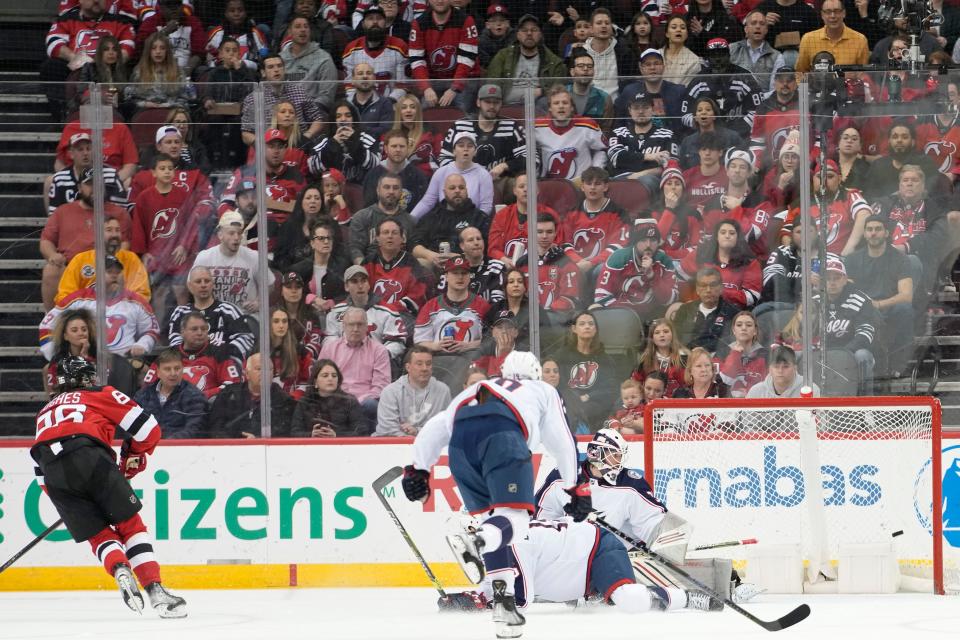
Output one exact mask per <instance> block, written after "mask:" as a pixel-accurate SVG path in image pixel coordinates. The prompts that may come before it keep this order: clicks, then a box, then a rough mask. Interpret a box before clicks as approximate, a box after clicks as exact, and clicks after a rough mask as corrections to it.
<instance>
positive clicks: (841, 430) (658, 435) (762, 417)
mask: <svg viewBox="0 0 960 640" xmlns="http://www.w3.org/2000/svg"><path fill="white" fill-rule="evenodd" d="M644 425H645V429H644V458H645V460H644V462H645V469H646V476H647V479H648V481H649V482H650V484H651V485H652V486H653V489H654V493H655V494H656V495H657V497H658V498H660V499H661V500H662V501H663V502H665V503H666V505H667V507H668V508H669V509H671V510H672V511H675V512H676V513H677V514H678V515H680V516H682V517H684V518H686V519H687V520H688V521H690V522H691V524H692V525H693V528H694V533H693V538H692V540H691V545H690V546H691V548H693V547H696V546H699V545H705V544H710V543H715V542H719V541H727V540H738V539H746V538H756V539H757V540H758V541H759V543H760V544H799V545H800V550H801V554H802V555H803V557H804V560H805V563H806V564H807V566H808V570H809V566H810V563H811V562H817V563H818V565H817V566H821V565H823V566H826V567H828V568H829V567H835V566H836V563H837V559H838V554H839V549H840V546H841V545H843V544H867V543H878V542H887V543H891V542H892V543H893V548H894V551H895V552H896V554H897V558H898V561H899V564H900V569H901V574H903V575H909V576H915V577H922V578H927V579H929V580H931V581H932V588H933V589H934V590H935V591H936V592H937V593H942V592H943V585H944V568H945V564H946V570H947V578H948V582H952V581H956V580H957V575H958V572H957V562H956V561H957V558H958V556H960V549H956V550H954V549H953V548H952V547H950V546H949V545H948V546H947V548H948V552H953V553H954V554H955V555H951V554H950V553H948V557H947V559H946V560H945V559H944V545H943V517H942V516H943V510H944V506H943V505H944V503H943V499H942V484H943V480H944V477H943V470H942V466H943V462H942V456H941V444H940V435H941V425H940V404H939V402H938V401H937V400H936V399H934V398H929V397H882V398H872V397H871V398H862V397H861V398H811V399H784V400H747V399H714V400H695V399H684V400H657V401H655V402H653V403H651V404H650V405H649V406H647V408H646V416H645V422H644ZM958 465H960V463H958ZM950 466H951V467H952V466H953V465H950ZM818 471H819V473H818ZM948 472H949V469H948ZM818 475H819V481H820V484H821V487H818V491H819V493H821V494H822V500H820V501H819V502H818V501H817V500H816V499H815V498H814V499H813V500H810V499H809V497H810V496H813V493H814V492H811V490H810V488H811V487H813V486H815V485H816V484H817V476H818ZM958 480H960V478H958ZM821 503H822V504H821ZM900 532H902V533H900ZM958 535H960V532H958ZM957 542H958V545H960V541H957ZM714 553H716V554H717V555H724V556H727V557H731V558H732V559H733V560H734V561H735V562H738V561H739V562H741V563H744V564H745V561H746V558H747V557H748V555H749V549H747V548H745V547H743V546H739V547H729V548H727V549H723V550H717V551H711V554H714ZM828 570H829V569H828ZM746 571H747V573H748V574H749V567H746ZM814 575H816V574H814Z"/></svg>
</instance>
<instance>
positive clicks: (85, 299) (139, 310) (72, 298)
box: [40, 287, 160, 360]
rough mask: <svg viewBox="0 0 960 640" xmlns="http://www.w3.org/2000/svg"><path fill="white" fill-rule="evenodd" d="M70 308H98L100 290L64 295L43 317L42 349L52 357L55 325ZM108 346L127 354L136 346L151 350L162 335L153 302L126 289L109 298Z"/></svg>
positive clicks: (87, 288)
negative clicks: (97, 291) (154, 312)
mask: <svg viewBox="0 0 960 640" xmlns="http://www.w3.org/2000/svg"><path fill="white" fill-rule="evenodd" d="M70 309H86V310H88V311H90V312H91V313H94V314H96V312H97V294H96V291H95V290H94V287H86V288H84V289H77V290H76V291H74V292H73V293H71V294H70V295H68V296H66V297H64V298H63V299H62V300H61V301H60V302H58V303H57V305H56V306H55V307H54V308H53V309H50V311H48V312H47V315H45V316H43V320H41V321H40V352H41V353H43V355H44V356H45V357H46V358H47V360H50V359H51V358H53V354H54V350H55V349H56V345H55V344H54V343H53V328H54V327H55V326H56V324H57V318H59V317H60V315H61V314H62V313H63V312H65V311H68V310H70ZM106 313H107V323H106V330H107V350H108V351H110V353H119V354H121V355H126V354H127V352H128V351H130V348H131V347H133V346H140V347H142V348H143V350H144V351H146V352H147V353H149V352H150V351H151V350H152V349H153V347H154V345H155V344H157V339H158V337H159V336H160V326H159V325H158V324H157V318H156V316H154V315H153V308H152V307H151V306H150V303H149V302H147V301H146V299H145V298H144V297H143V296H141V295H140V294H139V293H135V292H133V291H130V290H129V289H124V290H123V291H121V292H120V295H118V296H117V297H115V298H109V299H107V311H106Z"/></svg>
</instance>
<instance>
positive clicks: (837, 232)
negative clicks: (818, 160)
mask: <svg viewBox="0 0 960 640" xmlns="http://www.w3.org/2000/svg"><path fill="white" fill-rule="evenodd" d="M824 173H825V174H826V177H827V179H826V182H825V186H824V200H825V201H826V203H827V229H826V238H827V251H829V252H830V253H837V254H839V255H841V256H845V255H848V254H850V253H853V252H854V251H855V250H856V248H857V246H858V245H859V244H860V240H861V239H862V238H863V225H864V223H865V221H866V219H867V216H869V215H870V214H871V213H872V210H871V209H870V205H868V204H867V201H866V200H864V199H863V195H861V193H860V192H859V191H857V190H856V189H843V188H841V187H840V168H839V167H838V166H837V163H836V162H834V161H833V160H827V168H826V171H825V172H824ZM820 175H821V171H820V165H819V164H818V165H817V166H816V168H815V169H814V170H813V191H814V193H818V192H819V191H820ZM819 201H820V197H817V198H814V201H813V205H812V206H811V207H810V217H811V218H812V219H813V220H814V222H815V223H816V224H817V226H818V227H819V225H820V205H819V204H818V203H819ZM783 215H785V217H786V219H785V222H786V224H793V222H794V221H795V220H796V218H797V216H799V215H800V209H799V208H798V209H791V210H789V211H788V212H784V213H783ZM820 233H821V234H823V233H824V231H823V230H821V231H820Z"/></svg>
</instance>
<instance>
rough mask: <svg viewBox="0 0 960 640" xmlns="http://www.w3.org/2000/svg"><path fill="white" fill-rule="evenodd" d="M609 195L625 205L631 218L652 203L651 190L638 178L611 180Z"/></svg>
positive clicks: (622, 205)
mask: <svg viewBox="0 0 960 640" xmlns="http://www.w3.org/2000/svg"><path fill="white" fill-rule="evenodd" d="M607 196H608V197H609V198H610V199H611V200H613V201H614V202H615V203H617V204H618V205H620V206H621V207H623V208H624V210H626V212H627V214H628V215H629V216H630V219H631V220H633V219H636V217H637V215H638V214H639V213H640V212H641V211H643V210H644V209H646V208H647V207H648V206H649V204H650V192H649V191H647V188H646V187H645V186H643V185H642V184H640V183H639V182H637V181H636V180H611V181H610V190H609V191H607Z"/></svg>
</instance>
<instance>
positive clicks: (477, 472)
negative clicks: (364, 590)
mask: <svg viewBox="0 0 960 640" xmlns="http://www.w3.org/2000/svg"><path fill="white" fill-rule="evenodd" d="M501 372H502V375H503V377H501V378H492V379H490V380H482V381H480V382H477V383H475V384H473V385H471V386H469V387H467V388H466V389H465V390H464V391H462V392H461V393H460V394H458V395H457V396H456V397H455V398H454V399H453V401H452V402H451V403H450V406H449V407H447V409H446V410H444V411H443V412H441V413H439V414H437V415H435V416H434V417H432V418H430V420H428V421H427V423H426V424H425V425H424V427H423V429H421V431H420V433H419V434H418V435H417V438H416V440H415V441H414V443H413V450H414V455H413V464H412V465H407V467H406V468H405V469H404V475H403V491H404V493H405V494H406V496H407V498H408V499H410V500H413V501H415V500H424V499H426V497H427V495H428V494H429V492H430V487H429V478H430V472H429V469H430V468H431V467H432V466H433V465H434V463H436V461H437V458H439V456H440V451H441V449H443V447H444V446H449V449H448V451H449V464H450V473H451V474H452V475H453V478H454V480H455V481H456V483H457V487H458V488H459V489H460V495H461V496H462V497H463V502H464V506H465V507H466V509H467V511H469V512H470V513H471V515H474V516H477V517H478V518H480V519H481V521H482V522H481V524H480V526H479V527H472V526H471V527H466V528H465V529H464V530H463V531H462V532H459V533H456V534H453V535H450V536H448V537H447V541H448V542H449V543H450V548H451V549H453V552H454V555H455V556H456V558H457V561H458V562H459V563H460V566H461V567H462V568H463V571H464V573H465V574H466V575H467V577H468V578H469V579H470V580H471V581H472V582H473V583H474V584H476V583H479V582H480V581H481V579H483V576H484V569H486V571H487V572H488V573H489V574H490V577H491V579H492V584H493V589H492V593H493V597H494V621H495V622H496V623H497V634H498V636H500V637H516V636H518V635H520V632H521V628H522V625H523V623H524V619H523V616H522V615H520V614H519V613H518V612H517V610H516V606H515V603H514V596H513V580H512V579H510V580H508V579H506V576H512V575H514V574H515V569H514V567H513V565H512V557H511V554H509V553H506V552H502V551H503V550H504V549H505V547H507V546H508V545H510V544H511V543H516V542H519V541H522V540H523V539H524V538H525V537H526V535H527V527H528V525H529V522H530V514H531V513H533V482H534V476H533V464H532V461H531V453H530V451H531V449H535V448H536V447H537V446H538V445H539V444H540V442H541V441H542V442H543V445H544V447H545V448H546V450H547V452H548V453H550V455H551V456H553V458H554V460H556V461H557V473H558V474H559V477H560V483H561V484H562V485H563V490H565V491H566V492H567V493H568V495H569V496H570V500H569V504H568V505H567V507H566V513H568V514H569V515H572V516H573V517H574V519H575V520H578V521H579V520H583V519H584V518H586V517H587V515H588V514H589V513H590V511H591V506H590V492H589V486H588V485H587V483H586V479H585V478H578V476H577V448H576V443H575V442H574V440H573V437H572V436H571V435H570V428H569V426H568V425H567V418H566V415H565V413H564V410H563V403H562V401H561V400H560V396H559V395H558V394H557V390H556V389H555V388H554V387H552V386H550V385H549V384H547V383H546V382H543V381H541V380H540V376H541V369H540V363H539V362H538V361H537V358H536V356H534V355H533V354H531V353H528V352H525V351H513V352H511V353H510V354H509V355H508V356H507V357H506V358H505V359H504V361H503V365H502V367H501ZM481 556H483V558H482V560H481ZM484 565H486V566H484ZM501 576H503V577H501ZM498 586H499V587H500V588H497V587H498ZM501 634H511V635H501Z"/></svg>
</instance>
